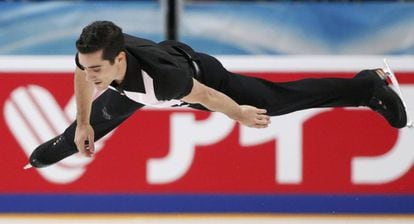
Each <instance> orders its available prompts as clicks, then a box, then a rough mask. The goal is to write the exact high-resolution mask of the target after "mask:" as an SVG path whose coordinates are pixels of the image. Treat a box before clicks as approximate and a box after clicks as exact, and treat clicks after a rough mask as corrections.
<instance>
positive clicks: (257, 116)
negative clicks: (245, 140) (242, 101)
mask: <svg viewBox="0 0 414 224" xmlns="http://www.w3.org/2000/svg"><path fill="white" fill-rule="evenodd" d="M240 109H241V116H240V118H239V119H238V121H239V122H240V124H242V125H246V126H248V127H251V128H267V127H268V126H269V124H270V116H268V115H266V110H265V109H259V108H256V107H253V106H248V105H242V106H240Z"/></svg>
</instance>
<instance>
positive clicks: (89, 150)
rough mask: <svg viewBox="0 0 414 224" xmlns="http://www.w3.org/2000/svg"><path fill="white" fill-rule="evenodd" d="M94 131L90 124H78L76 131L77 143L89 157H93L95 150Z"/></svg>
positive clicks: (82, 152)
mask: <svg viewBox="0 0 414 224" xmlns="http://www.w3.org/2000/svg"><path fill="white" fill-rule="evenodd" d="M94 136H95V134H94V131H93V128H92V126H91V125H90V124H84V125H77V126H76V132H75V144H76V147H77V148H78V151H79V152H80V153H81V154H82V155H84V156H87V157H92V156H93V154H94V152H95V146H94Z"/></svg>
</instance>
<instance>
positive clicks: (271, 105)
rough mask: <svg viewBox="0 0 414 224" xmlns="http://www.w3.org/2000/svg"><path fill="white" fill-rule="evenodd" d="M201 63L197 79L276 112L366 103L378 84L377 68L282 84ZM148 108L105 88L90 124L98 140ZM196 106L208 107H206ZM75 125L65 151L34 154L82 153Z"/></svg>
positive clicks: (202, 58) (210, 61)
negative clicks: (343, 75) (348, 76)
mask: <svg viewBox="0 0 414 224" xmlns="http://www.w3.org/2000/svg"><path fill="white" fill-rule="evenodd" d="M197 62H198V64H199V66H200V68H201V74H200V76H199V77H197V78H198V80H199V81H200V82H201V83H203V84H205V85H207V86H209V87H212V88H214V89H216V90H218V91H221V92H223V93H224V94H226V95H228V96H229V97H231V98H232V99H233V100H235V101H236V102H237V103H239V104H241V105H252V106H256V107H259V108H264V109H266V110H267V112H268V115H271V116H276V115H283V114H287V113H290V112H294V111H298V110H304V109H309V108H320V107H344V106H364V105H366V102H368V100H369V99H370V98H371V96H372V91H373V87H374V82H373V79H372V76H373V75H375V72H374V71H373V70H364V71H362V72H360V73H358V74H357V75H356V76H355V77H354V78H321V79H302V80H298V81H292V82H279V83H277V82H270V81H267V80H264V79H259V78H254V77H248V76H243V75H239V74H234V73H231V72H229V71H227V70H226V69H225V68H224V67H223V66H222V64H221V63H220V62H219V61H218V60H217V59H215V58H214V57H211V56H209V55H206V54H202V53H197ZM370 77H371V78H370ZM143 106H144V105H142V104H139V103H137V102H135V101H132V100H130V99H128V98H127V97H126V96H122V95H120V94H119V93H118V92H116V91H113V90H110V89H108V90H107V91H105V92H104V93H103V94H102V95H100V96H99V97H98V98H97V99H96V100H95V101H94V102H93V104H92V112H91V118H90V123H91V125H92V127H93V129H94V131H95V140H99V139H100V138H101V137H103V136H104V135H106V134H107V133H109V132H110V131H111V130H113V129H114V128H116V127H117V126H118V125H120V124H121V123H122V122H123V121H124V120H126V119H127V118H128V117H129V116H131V115H132V114H133V113H134V112H135V111H136V110H138V109H140V108H141V107H143ZM190 106H191V107H193V108H197V109H202V110H205V108H204V107H203V106H201V105H190ZM75 129H76V122H74V123H72V124H71V125H70V126H69V127H68V128H67V129H66V130H65V131H64V133H63V136H64V139H65V142H66V143H65V144H66V146H67V147H66V148H65V149H64V150H63V151H65V153H58V151H59V150H47V147H46V145H44V146H45V147H43V148H44V150H43V151H40V150H38V152H37V154H36V150H35V152H34V154H32V156H33V157H38V159H39V161H48V163H54V162H57V161H59V160H61V159H63V158H65V157H67V156H69V155H72V154H74V153H76V152H77V149H76V145H75V144H74V142H73V141H74V136H75ZM45 144H51V143H50V142H49V143H45ZM40 148H41V147H40ZM35 154H36V155H35ZM41 157H44V159H42V158H41ZM46 158H47V159H46ZM31 161H32V158H31Z"/></svg>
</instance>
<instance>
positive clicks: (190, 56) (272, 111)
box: [30, 21, 407, 168]
mask: <svg viewBox="0 0 414 224" xmlns="http://www.w3.org/2000/svg"><path fill="white" fill-rule="evenodd" d="M76 47H77V50H78V53H77V54H76V58H75V60H76V64H77V68H76V70H75V96H76V104H77V116H76V121H75V122H74V123H72V124H71V125H70V126H69V127H68V128H67V129H66V130H65V131H64V133H62V134H61V135H59V136H57V137H55V138H53V139H51V140H50V141H48V142H46V143H43V144H42V145H40V146H39V147H38V148H36V149H35V150H34V152H33V153H32V155H31V156H30V164H31V165H32V166H34V167H38V168H40V167H45V166H48V165H51V164H54V163H56V162H58V161H60V160H61V159H64V158H66V157H68V156H70V155H72V154H74V153H77V152H80V153H81V154H83V155H85V156H92V155H93V153H94V142H95V141H97V140H98V139H100V138H101V137H102V136H104V135H105V134H107V133H108V132H110V131H111V130H113V129H114V128H116V127H117V126H118V125H119V124H121V123H122V122H123V121H124V120H125V119H127V118H128V117H129V116H131V115H132V114H133V113H134V112H135V111H137V110H138V109H140V108H141V107H143V106H155V107H170V106H172V107H175V106H177V107H183V106H188V107H191V108H195V109H200V110H209V111H217V112H221V113H224V114H226V115H227V116H228V117H229V118H231V119H234V120H236V121H238V122H239V123H240V124H242V125H246V126H249V127H254V128H266V127H267V126H268V124H269V122H270V119H269V118H270V116H278V115H283V114H287V113H291V112H294V111H298V110H304V109H308V108H318V107H319V108H320V107H345V106H346V107H358V106H367V107H370V108H371V109H373V110H375V111H377V112H378V113H379V114H380V115H382V116H383V117H384V118H385V119H386V120H387V121H388V123H389V124H390V125H391V126H393V127H395V128H403V127H405V126H406V124H407V114H406V110H405V108H404V105H403V103H402V100H401V99H400V97H399V96H398V95H397V94H396V93H395V92H394V91H393V90H392V89H391V88H390V87H389V86H388V84H387V81H386V74H385V73H384V72H383V70H381V69H375V70H363V71H361V72H359V73H358V74H356V75H355V77H353V78H350V79H345V78H322V79H302V80H298V81H293V82H284V83H275V82H270V81H267V80H263V79H259V78H252V77H247V76H242V75H239V74H234V73H231V72H229V71H227V70H226V69H225V68H224V67H223V66H222V65H221V63H220V62H219V61H218V60H217V59H215V58H214V57H212V56H209V55H207V54H203V53H199V52H195V51H194V50H193V49H192V48H191V47H189V46H187V45H185V44H183V43H180V42H176V41H164V42H161V43H158V44H157V43H154V42H152V41H149V40H145V39H141V38H138V37H134V36H130V35H127V34H123V33H122V30H121V28H119V27H118V26H116V25H115V24H114V23H112V22H109V21H96V22H93V23H92V24H90V25H88V26H86V27H85V28H84V29H83V31H82V33H81V35H80V37H79V39H78V40H77V41H76ZM95 88H96V89H99V90H105V92H104V93H103V94H101V95H100V96H99V97H98V98H97V99H95V100H93V92H94V89H95Z"/></svg>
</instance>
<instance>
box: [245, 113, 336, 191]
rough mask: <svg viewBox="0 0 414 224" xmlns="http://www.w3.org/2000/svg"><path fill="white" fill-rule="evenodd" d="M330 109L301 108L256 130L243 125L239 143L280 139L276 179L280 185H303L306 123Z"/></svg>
mask: <svg viewBox="0 0 414 224" xmlns="http://www.w3.org/2000/svg"><path fill="white" fill-rule="evenodd" d="M327 110H330V109H312V110H304V111H298V112H295V113H292V114H289V115H287V116H277V117H272V118H271V121H272V122H271V123H270V125H269V127H268V128H264V129H255V128H249V127H245V126H242V127H240V145H241V146H252V145H257V144H262V143H265V142H268V141H272V140H277V145H276V146H275V147H276V148H277V150H276V149H275V151H276V153H275V155H276V159H275V161H276V164H275V169H276V170H275V173H276V176H275V179H276V182H277V183H280V184H300V183H301V182H302V176H303V175H302V164H303V162H302V149H303V146H302V142H303V141H302V138H303V130H302V129H303V123H304V122H305V121H306V120H308V119H309V118H311V117H313V116H315V115H316V114H319V113H321V112H322V111H327Z"/></svg>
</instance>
